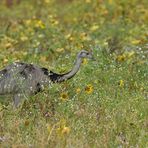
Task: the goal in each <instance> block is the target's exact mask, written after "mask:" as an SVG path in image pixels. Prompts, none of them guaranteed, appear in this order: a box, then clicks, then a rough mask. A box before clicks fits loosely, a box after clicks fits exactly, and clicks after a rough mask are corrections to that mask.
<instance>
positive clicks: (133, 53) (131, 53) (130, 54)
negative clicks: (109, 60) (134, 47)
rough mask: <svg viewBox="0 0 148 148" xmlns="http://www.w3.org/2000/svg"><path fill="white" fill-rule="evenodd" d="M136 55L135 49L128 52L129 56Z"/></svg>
mask: <svg viewBox="0 0 148 148" xmlns="http://www.w3.org/2000/svg"><path fill="white" fill-rule="evenodd" d="M134 55H135V52H134V51H131V52H128V54H127V56H128V58H131V57H133V56H134Z"/></svg>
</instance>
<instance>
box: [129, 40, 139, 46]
mask: <svg viewBox="0 0 148 148" xmlns="http://www.w3.org/2000/svg"><path fill="white" fill-rule="evenodd" d="M140 42H141V40H132V41H131V43H132V44H134V45H137V44H139V43H140Z"/></svg>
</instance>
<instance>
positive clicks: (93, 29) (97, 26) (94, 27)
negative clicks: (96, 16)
mask: <svg viewBox="0 0 148 148" xmlns="http://www.w3.org/2000/svg"><path fill="white" fill-rule="evenodd" d="M97 29H99V25H93V26H91V27H90V30H91V31H96V30H97Z"/></svg>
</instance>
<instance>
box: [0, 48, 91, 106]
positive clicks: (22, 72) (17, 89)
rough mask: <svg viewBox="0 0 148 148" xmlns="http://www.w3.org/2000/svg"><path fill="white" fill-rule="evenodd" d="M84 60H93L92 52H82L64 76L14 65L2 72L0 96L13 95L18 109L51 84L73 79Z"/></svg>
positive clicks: (38, 68)
mask: <svg viewBox="0 0 148 148" xmlns="http://www.w3.org/2000/svg"><path fill="white" fill-rule="evenodd" d="M83 58H89V59H91V58H93V56H92V52H88V51H86V50H82V51H80V52H79V53H78V54H77V57H76V61H75V63H74V66H73V68H72V70H70V71H69V72H67V73H64V74H57V73H54V72H52V71H49V70H48V69H47V68H44V67H40V66H37V65H33V64H28V63H24V62H15V63H12V64H10V65H8V66H6V67H5V68H4V69H3V70H1V71H0V95H8V94H9V95H12V97H13V102H14V106H15V107H18V106H19V105H20V102H21V101H22V100H24V99H25V98H28V97H29V96H33V95H35V94H37V93H38V92H40V91H43V90H44V88H45V87H47V86H50V85H51V83H60V82H63V81H66V80H68V79H70V78H72V77H73V76H74V75H75V74H76V73H77V72H78V71H79V68H80V66H81V63H82V59H83Z"/></svg>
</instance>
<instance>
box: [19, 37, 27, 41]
mask: <svg viewBox="0 0 148 148" xmlns="http://www.w3.org/2000/svg"><path fill="white" fill-rule="evenodd" d="M20 39H21V41H27V40H28V37H27V36H22V37H20Z"/></svg>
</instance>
